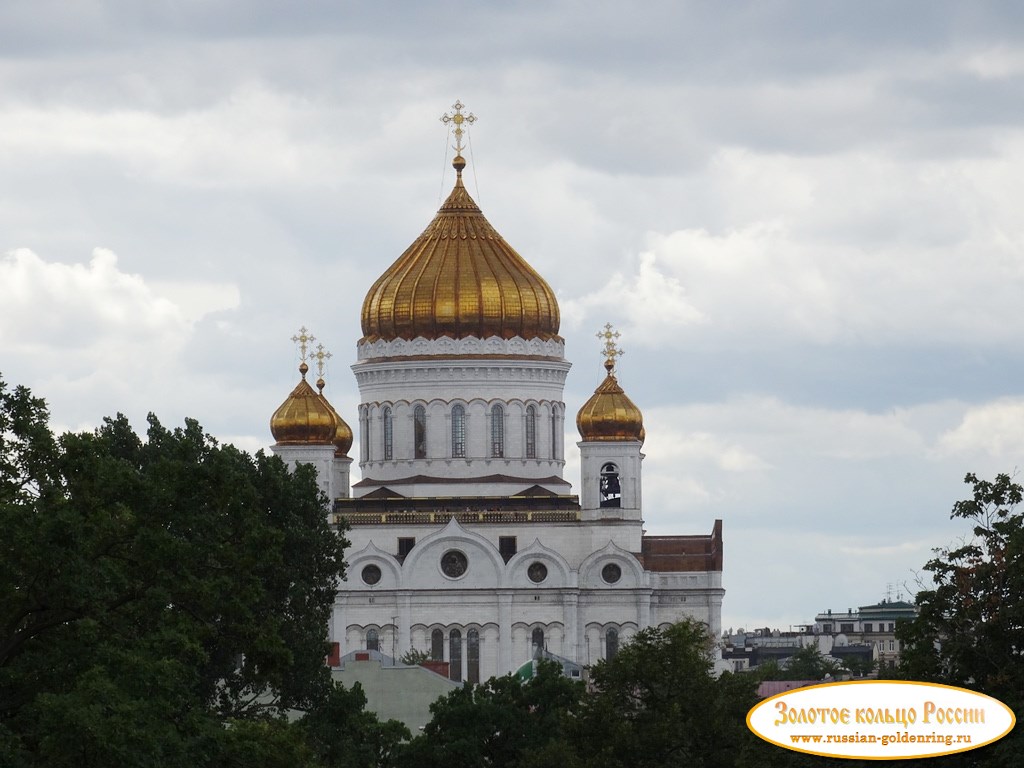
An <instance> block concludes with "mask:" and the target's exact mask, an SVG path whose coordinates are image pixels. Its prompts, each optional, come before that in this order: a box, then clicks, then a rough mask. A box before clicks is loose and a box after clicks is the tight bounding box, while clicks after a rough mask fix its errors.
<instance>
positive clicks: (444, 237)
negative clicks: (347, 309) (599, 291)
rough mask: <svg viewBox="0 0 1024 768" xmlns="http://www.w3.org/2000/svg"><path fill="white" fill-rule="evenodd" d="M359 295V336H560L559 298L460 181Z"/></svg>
mask: <svg viewBox="0 0 1024 768" xmlns="http://www.w3.org/2000/svg"><path fill="white" fill-rule="evenodd" d="M452 164H453V166H454V167H455V170H456V172H457V178H456V181H455V188H454V189H453V190H452V193H451V194H450V195H449V196H448V199H447V200H445V202H444V204H443V205H442V206H441V208H440V210H439V211H438V212H437V216H435V217H434V220H433V221H432V222H430V225H429V226H428V227H427V228H426V230H424V232H423V234H421V235H420V236H419V237H418V238H417V239H416V241H415V242H414V243H413V244H412V245H410V246H409V248H408V249H406V251H405V253H403V254H402V255H401V256H399V257H398V260H397V261H396V262H395V263H394V264H392V265H391V266H390V267H388V269H387V271H385V272H384V274H383V275H381V276H380V278H378V280H377V282H375V283H374V284H373V286H372V287H371V288H370V290H369V292H368V293H367V294H366V298H365V299H364V300H363V310H362V327H363V341H367V342H372V341H377V340H379V339H384V340H386V341H392V340H394V339H406V340H410V339H415V338H417V337H420V336H422V337H424V338H427V339H439V338H442V337H448V338H453V339H461V338H466V337H470V336H474V337H476V338H479V339H487V338H490V337H492V336H498V337H500V338H503V339H511V338H515V337H516V336H519V337H522V338H524V339H544V340H547V339H559V340H560V338H561V337H559V336H558V327H559V312H558V302H557V301H556V300H555V294H554V291H552V290H551V286H549V285H548V284H547V283H546V282H545V281H544V278H542V277H541V276H540V275H539V274H538V273H537V272H535V271H534V269H533V267H531V266H530V265H529V264H527V263H526V260H525V259H523V257H522V256H520V255H519V254H518V253H516V252H515V250H514V249H513V248H512V247H511V246H510V245H509V244H508V243H506V242H505V240H504V239H503V238H502V237H501V235H499V234H498V233H497V231H495V229H494V227H492V226H491V225H490V224H489V223H488V221H487V219H485V218H484V215H483V213H481V211H480V208H479V207H477V204H476V203H475V202H474V201H473V199H472V198H471V197H470V196H469V193H468V192H466V188H465V187H464V186H463V184H462V169H463V168H464V167H465V165H466V161H465V160H464V159H463V158H462V156H461V155H458V156H456V158H455V160H454V161H453V163H452Z"/></svg>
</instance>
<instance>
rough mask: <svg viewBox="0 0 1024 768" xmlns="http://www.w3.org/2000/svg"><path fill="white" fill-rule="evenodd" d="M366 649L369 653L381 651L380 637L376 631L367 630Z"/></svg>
mask: <svg viewBox="0 0 1024 768" xmlns="http://www.w3.org/2000/svg"><path fill="white" fill-rule="evenodd" d="M366 649H367V650H369V651H379V650H380V636H379V635H378V634H377V630H376V629H368V630H366Z"/></svg>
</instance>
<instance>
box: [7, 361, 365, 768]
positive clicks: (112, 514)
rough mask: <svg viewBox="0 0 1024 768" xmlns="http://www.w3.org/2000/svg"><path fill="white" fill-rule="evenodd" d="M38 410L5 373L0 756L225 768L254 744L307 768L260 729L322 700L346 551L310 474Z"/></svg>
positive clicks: (156, 426)
mask: <svg viewBox="0 0 1024 768" xmlns="http://www.w3.org/2000/svg"><path fill="white" fill-rule="evenodd" d="M47 419H48V414H47V411H46V407H45V404H44V403H43V401H42V400H40V399H38V398H34V397H33V396H32V395H31V393H30V392H28V391H27V390H26V389H24V388H15V389H11V388H9V387H7V385H6V384H4V383H3V381H2V380H0V531H2V532H3V535H2V536H0V764H3V765H12V766H18V765H26V766H28V765H47V766H61V765H69V766H70V765H75V766H76V767H80V766H89V765H104V766H107V765H122V766H130V765H143V764H146V765H162V766H176V765H181V766H195V765H214V764H217V765H227V764H232V759H233V758H231V759H229V757H230V755H229V751H230V750H232V749H233V750H235V752H234V754H241V755H244V754H245V753H246V750H249V749H250V746H245V745H243V742H246V743H248V742H249V741H251V739H249V738H248V737H249V736H253V735H254V734H255V735H259V734H262V735H263V736H265V740H266V741H267V742H269V743H272V744H275V745H276V747H275V748H276V749H277V751H278V754H282V755H285V754H288V755H292V756H293V757H294V761H293V762H292V763H290V764H294V765H303V764H305V762H306V757H304V755H305V756H307V757H308V756H309V755H311V754H312V752H311V751H310V750H309V748H308V747H306V746H304V745H302V744H299V743H298V742H294V738H295V736H294V734H293V733H291V731H290V730H289V729H288V728H287V727H286V726H285V725H282V724H280V723H278V724H277V725H275V724H274V722H276V718H279V717H280V716H281V715H282V713H283V712H284V711H285V710H289V709H299V710H306V709H312V708H314V707H316V706H318V705H320V704H322V703H323V702H325V701H327V700H328V698H329V696H330V683H329V673H328V671H327V669H326V668H325V666H324V663H323V659H324V655H325V651H326V644H325V643H326V636H325V632H326V625H327V619H328V615H329V611H330V606H331V604H332V602H333V599H334V590H335V583H336V580H337V579H338V578H340V577H341V576H342V575H343V572H344V564H343V559H342V556H343V551H344V547H345V546H346V542H345V540H344V539H343V538H342V537H340V536H337V535H336V534H335V533H333V532H332V531H331V530H330V529H329V528H328V526H327V523H326V518H325V514H324V504H325V499H324V498H323V497H322V495H321V494H320V493H319V492H318V490H317V486H316V479H315V476H314V473H313V471H312V469H311V468H309V467H299V469H298V470H297V471H296V472H294V473H290V472H288V471H287V469H286V467H285V465H284V464H283V463H282V462H281V461H280V460H278V459H276V458H272V457H267V456H264V455H263V454H262V453H260V454H257V455H256V456H255V457H253V456H249V455H248V454H245V453H243V452H241V451H238V450H237V449H235V448H234V447H232V446H229V445H227V446H222V445H219V444H217V442H216V441H215V440H213V439H212V438H211V437H209V436H208V435H206V434H205V433H204V432H203V430H202V428H201V427H200V426H199V424H197V423H196V422H195V421H187V422H186V423H185V426H184V427H182V428H177V429H173V430H169V429H166V428H165V427H163V426H162V425H161V424H160V423H159V422H158V421H157V419H156V418H155V417H153V416H150V418H149V428H148V431H147V434H146V438H145V439H144V440H143V439H141V438H140V437H139V436H138V435H137V434H136V433H135V432H134V431H133V430H132V428H131V426H130V425H129V423H128V421H127V419H125V418H124V417H123V416H118V417H116V418H113V419H107V420H105V421H104V423H103V426H102V427H100V428H99V429H97V430H96V431H95V432H92V433H84V434H66V435H63V436H62V437H60V438H55V437H54V436H53V435H52V434H51V432H50V430H49V427H48V424H47ZM245 723H249V724H248V725H246V724H245ZM226 726H229V727H226ZM242 734H247V736H246V738H245V739H243V738H241V736H242ZM257 741H258V740H257ZM293 742H294V744H293ZM289 744H293V746H294V749H292V748H291V747H288V745H289ZM257 746H258V745H255V746H252V747H251V748H257ZM243 747H244V749H243ZM239 750H241V751H239ZM241 762H242V761H241V758H239V760H238V764H241ZM247 764H250V765H251V764H254V763H252V762H248V763H247ZM256 764H267V765H269V764H273V763H271V762H257V763H256Z"/></svg>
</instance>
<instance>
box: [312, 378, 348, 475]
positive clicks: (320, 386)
mask: <svg viewBox="0 0 1024 768" xmlns="http://www.w3.org/2000/svg"><path fill="white" fill-rule="evenodd" d="M316 388H317V390H318V391H319V392H320V398H321V399H322V400H323V401H324V405H326V406H327V407H328V408H330V409H331V413H333V414H334V418H335V420H336V421H337V423H338V428H337V430H336V431H335V433H334V441H333V442H334V455H335V456H337V457H339V458H340V457H342V456H348V451H349V449H350V448H351V447H352V440H353V434H352V427H350V426H349V425H348V424H347V423H346V422H345V420H344V419H343V418H341V414H339V413H338V412H337V411H336V410H335V409H334V406H333V405H331V403H330V402H329V401H328V400H327V398H326V397H324V380H323V379H322V378H319V379H317V380H316Z"/></svg>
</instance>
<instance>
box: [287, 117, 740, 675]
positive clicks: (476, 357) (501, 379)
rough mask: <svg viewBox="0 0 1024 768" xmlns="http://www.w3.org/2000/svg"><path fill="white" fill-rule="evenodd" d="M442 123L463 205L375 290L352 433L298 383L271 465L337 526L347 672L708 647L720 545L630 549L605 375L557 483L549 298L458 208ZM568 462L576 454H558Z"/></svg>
mask: <svg viewBox="0 0 1024 768" xmlns="http://www.w3.org/2000/svg"><path fill="white" fill-rule="evenodd" d="M462 108H463V107H462V105H461V104H460V103H458V102H457V103H456V104H455V108H454V114H451V115H446V116H445V117H444V118H442V119H443V120H444V121H445V122H448V123H450V124H451V125H452V126H453V127H454V135H455V146H454V149H455V151H456V156H455V158H454V161H453V166H454V168H455V172H456V179H455V186H454V189H452V192H451V194H450V195H449V196H448V198H447V199H446V200H445V201H444V203H443V204H442V205H441V208H440V210H439V211H438V213H437V215H436V216H435V217H434V219H433V221H431V222H430V224H429V225H428V226H427V228H426V229H425V230H424V231H423V233H422V234H421V235H420V236H419V237H418V238H416V240H415V241H414V242H413V243H412V245H410V246H409V247H408V248H407V249H406V251H405V252H404V253H403V254H402V255H401V256H399V257H398V259H397V260H396V261H395V262H394V263H393V264H392V265H391V266H390V267H388V268H387V269H386V270H385V271H384V273H383V274H382V275H381V276H380V277H379V278H378V279H377V281H376V282H375V283H374V284H373V285H372V286H370V288H369V290H368V291H367V293H366V298H365V300H364V301H363V306H362V316H361V320H362V334H363V336H362V338H361V339H359V341H358V343H357V345H356V350H357V354H356V362H355V363H354V364H353V365H352V370H353V372H354V373H355V378H356V383H357V385H358V387H359V393H360V405H359V412H358V416H357V418H356V420H355V423H357V424H358V438H359V439H358V458H359V469H360V477H361V479H360V480H359V481H358V482H356V483H354V484H353V483H352V482H351V479H350V469H351V464H352V461H353V459H352V458H351V457H350V455H349V454H350V452H352V450H353V447H354V445H355V444H356V441H355V440H354V435H353V431H352V429H351V427H350V426H349V425H348V423H347V422H346V421H345V419H344V418H342V416H340V415H339V414H338V413H337V412H336V411H335V409H334V408H333V407H332V406H331V404H330V403H329V402H328V401H327V399H326V398H325V397H324V396H323V386H324V382H323V379H322V377H321V378H320V379H319V380H318V381H317V382H316V383H317V385H318V389H314V388H313V386H311V385H310V384H309V383H308V382H307V381H306V376H307V374H308V373H309V366H308V364H307V360H310V359H312V361H313V362H314V363H315V362H317V356H318V354H319V356H320V357H319V362H320V363H321V372H322V362H323V351H322V348H321V349H320V351H319V353H314V354H312V355H309V354H308V353H309V351H310V346H309V344H308V342H310V341H312V339H311V337H310V336H309V335H308V334H307V332H306V330H305V329H303V330H302V331H301V332H300V334H299V336H297V337H296V339H295V340H296V341H298V342H299V343H300V348H301V352H302V364H301V366H300V368H299V371H300V374H301V377H302V378H301V380H300V381H299V383H298V385H297V386H296V387H295V389H294V390H293V391H292V393H291V394H290V395H289V396H288V398H287V399H286V400H285V402H284V403H283V404H282V405H281V406H280V408H278V410H277V411H276V412H275V413H274V415H273V417H272V419H271V432H272V434H273V437H274V440H275V441H276V442H275V444H274V445H273V447H272V450H273V452H274V453H275V454H277V455H278V456H280V457H281V458H282V459H284V460H285V461H286V462H288V463H290V464H292V465H294V464H296V463H311V464H313V465H314V466H315V467H316V468H317V471H318V474H319V478H320V484H321V487H322V488H323V490H324V491H325V493H327V495H328V497H329V498H330V499H331V501H332V506H331V509H330V512H329V514H330V516H331V520H332V523H334V524H336V525H339V526H343V527H344V528H346V529H347V530H346V534H345V535H346V536H347V537H348V538H349V539H350V541H351V544H352V545H351V547H350V549H349V550H348V552H347V560H348V572H347V580H346V581H345V582H343V583H341V584H340V585H339V588H338V594H337V599H336V601H335V605H334V610H333V616H332V619H331V624H330V627H329V634H330V639H331V641H332V642H334V643H337V644H338V645H339V648H340V652H341V653H343V654H344V653H349V652H351V651H354V650H359V649H370V650H378V651H381V652H382V653H384V654H387V655H390V656H392V657H401V656H402V655H403V654H404V653H406V652H407V651H409V650H410V649H415V650H417V651H421V652H425V653H427V654H429V655H430V656H431V657H432V658H433V659H434V660H435V661H439V662H444V663H446V664H447V670H448V674H449V677H451V679H453V680H468V681H471V682H478V681H481V680H485V679H487V678H488V677H490V676H492V675H501V674H505V673H506V672H510V671H513V670H516V669H518V668H519V667H521V666H522V665H523V664H524V663H525V662H528V661H530V660H531V659H534V658H537V657H539V656H541V655H545V656H549V657H556V658H560V659H562V660H565V661H566V662H568V663H570V666H572V664H573V663H574V664H575V665H576V668H578V667H579V666H586V665H590V664H594V663H596V662H597V661H598V660H600V659H603V658H608V657H611V656H613V655H614V654H615V652H616V651H617V649H618V648H619V646H620V645H621V644H622V643H624V642H626V641H627V640H628V639H629V638H630V636H631V635H632V634H634V633H635V632H637V631H638V630H639V629H642V628H644V627H650V626H661V625H666V624H669V623H672V622H675V621H678V620H679V619H681V618H684V617H692V618H695V619H697V620H699V621H702V622H704V623H706V624H707V625H708V628H709V632H710V633H711V635H712V636H713V637H717V636H718V635H719V634H720V632H721V605H722V597H723V595H724V590H723V588H722V526H721V521H715V522H714V524H713V527H712V530H711V533H710V534H705V535H687V536H649V535H647V534H646V533H645V531H644V527H643V526H644V523H643V505H642V494H641V491H642V485H643V484H642V474H641V467H642V463H643V458H644V454H643V453H642V448H643V443H644V436H645V431H644V424H643V417H642V414H641V411H640V409H639V408H638V407H637V406H636V405H635V404H634V403H633V402H632V401H631V400H630V399H629V397H627V395H626V394H625V392H624V391H623V389H622V387H621V386H620V385H619V383H618V381H617V380H616V376H615V373H616V363H617V358H618V356H619V354H620V352H619V349H618V348H617V346H616V338H617V336H618V334H616V333H614V332H613V331H612V329H611V328H610V327H609V326H606V327H605V330H604V332H603V333H602V334H600V336H601V337H602V339H603V341H604V357H605V360H604V375H603V380H602V378H601V376H600V369H599V368H598V367H597V366H596V365H595V366H594V367H595V376H594V379H595V382H596V383H598V386H597V388H596V390H595V391H594V394H593V396H591V398H590V399H589V400H587V402H586V403H584V404H583V405H582V407H580V408H579V410H578V412H577V413H576V428H577V430H578V432H579V442H577V443H576V447H577V448H578V450H579V452H580V453H579V456H580V463H581V468H582V472H581V475H582V477H581V478H580V480H579V486H578V490H579V493H578V495H577V494H573V493H572V486H571V484H570V483H569V482H568V481H567V480H566V479H565V478H564V477H563V476H562V475H563V469H564V467H565V456H566V445H565V437H564V436H565V426H566V425H565V419H566V404H565V403H564V402H563V401H562V397H563V388H564V385H565V379H566V375H567V374H568V371H569V368H570V363H569V361H568V360H567V359H566V357H565V344H564V341H563V339H562V337H561V336H559V334H558V331H559V309H558V302H557V301H556V298H555V293H554V291H553V290H552V289H551V287H550V286H549V285H548V284H547V282H545V280H544V278H543V277H541V276H540V275H539V274H538V273H537V272H536V271H535V270H534V269H533V268H532V267H531V266H530V265H529V264H528V263H527V262H526V261H525V260H524V259H523V258H522V257H521V256H520V255H519V254H518V253H517V252H516V251H515V250H514V249H513V248H512V247H511V246H510V245H509V244H508V243H506V242H505V240H504V239H503V238H502V236H501V235H499V234H498V232H497V231H496V230H495V229H494V228H493V227H492V226H491V225H490V223H489V222H488V221H487V219H486V218H484V215H483V213H482V212H481V210H480V208H479V207H478V206H477V204H476V203H475V202H474V201H473V199H472V198H471V197H470V195H469V193H468V192H467V191H466V188H465V186H464V185H463V181H462V172H463V169H464V168H465V166H466V161H465V160H464V159H463V157H462V150H463V144H462V137H463V133H464V130H465V129H466V128H468V123H470V122H472V120H473V119H474V118H473V116H472V115H468V114H463V113H462ZM570 450H571V449H570Z"/></svg>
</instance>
